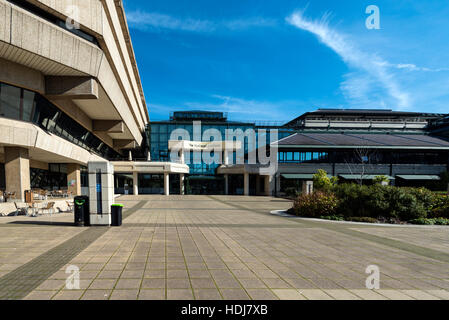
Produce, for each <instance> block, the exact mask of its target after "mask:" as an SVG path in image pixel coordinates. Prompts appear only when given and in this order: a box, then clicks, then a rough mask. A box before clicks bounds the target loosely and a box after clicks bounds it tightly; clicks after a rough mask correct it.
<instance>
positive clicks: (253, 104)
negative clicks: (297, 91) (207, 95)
mask: <svg viewBox="0 0 449 320" xmlns="http://www.w3.org/2000/svg"><path fill="white" fill-rule="evenodd" d="M211 98H213V99H214V100H216V101H215V102H208V103H203V102H188V103H186V106H187V107H189V108H190V109H196V110H198V109H199V110H206V111H223V112H228V113H229V114H231V115H232V116H233V117H235V118H236V119H238V118H239V117H240V119H243V118H244V119H249V118H250V119H252V120H273V119H281V118H282V116H285V114H283V113H282V112H281V111H282V108H281V107H285V106H286V105H287V104H290V103H291V102H280V103H273V102H267V101H256V100H246V99H242V98H236V97H230V96H222V95H212V96H211ZM284 110H285V108H284Z"/></svg>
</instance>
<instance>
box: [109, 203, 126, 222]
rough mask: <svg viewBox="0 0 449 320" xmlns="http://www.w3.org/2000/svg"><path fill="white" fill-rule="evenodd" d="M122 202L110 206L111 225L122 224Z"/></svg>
mask: <svg viewBox="0 0 449 320" xmlns="http://www.w3.org/2000/svg"><path fill="white" fill-rule="evenodd" d="M122 216H123V204H113V205H112V206H111V226H112V227H120V226H121V225H122Z"/></svg>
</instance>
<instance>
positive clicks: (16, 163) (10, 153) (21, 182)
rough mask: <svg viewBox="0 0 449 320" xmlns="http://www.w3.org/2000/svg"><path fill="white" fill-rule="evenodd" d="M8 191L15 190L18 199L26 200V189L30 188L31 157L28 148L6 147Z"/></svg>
mask: <svg viewBox="0 0 449 320" xmlns="http://www.w3.org/2000/svg"><path fill="white" fill-rule="evenodd" d="M5 180H6V181H5V182H6V192H15V193H16V199H17V200H18V201H22V202H23V201H24V200H25V191H27V190H30V189H31V186H30V157H29V154H28V149H25V148H19V147H5Z"/></svg>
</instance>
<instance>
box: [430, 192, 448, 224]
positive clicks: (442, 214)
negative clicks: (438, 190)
mask: <svg viewBox="0 0 449 320" xmlns="http://www.w3.org/2000/svg"><path fill="white" fill-rule="evenodd" d="M430 216H431V217H432V218H446V219H449V197H448V196H446V195H436V197H435V203H434V205H433V206H432V210H431V213H430Z"/></svg>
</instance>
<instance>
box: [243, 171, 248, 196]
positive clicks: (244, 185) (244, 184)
mask: <svg viewBox="0 0 449 320" xmlns="http://www.w3.org/2000/svg"><path fill="white" fill-rule="evenodd" d="M243 190H244V192H243V193H244V195H245V196H249V173H245V175H244V178H243Z"/></svg>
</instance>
